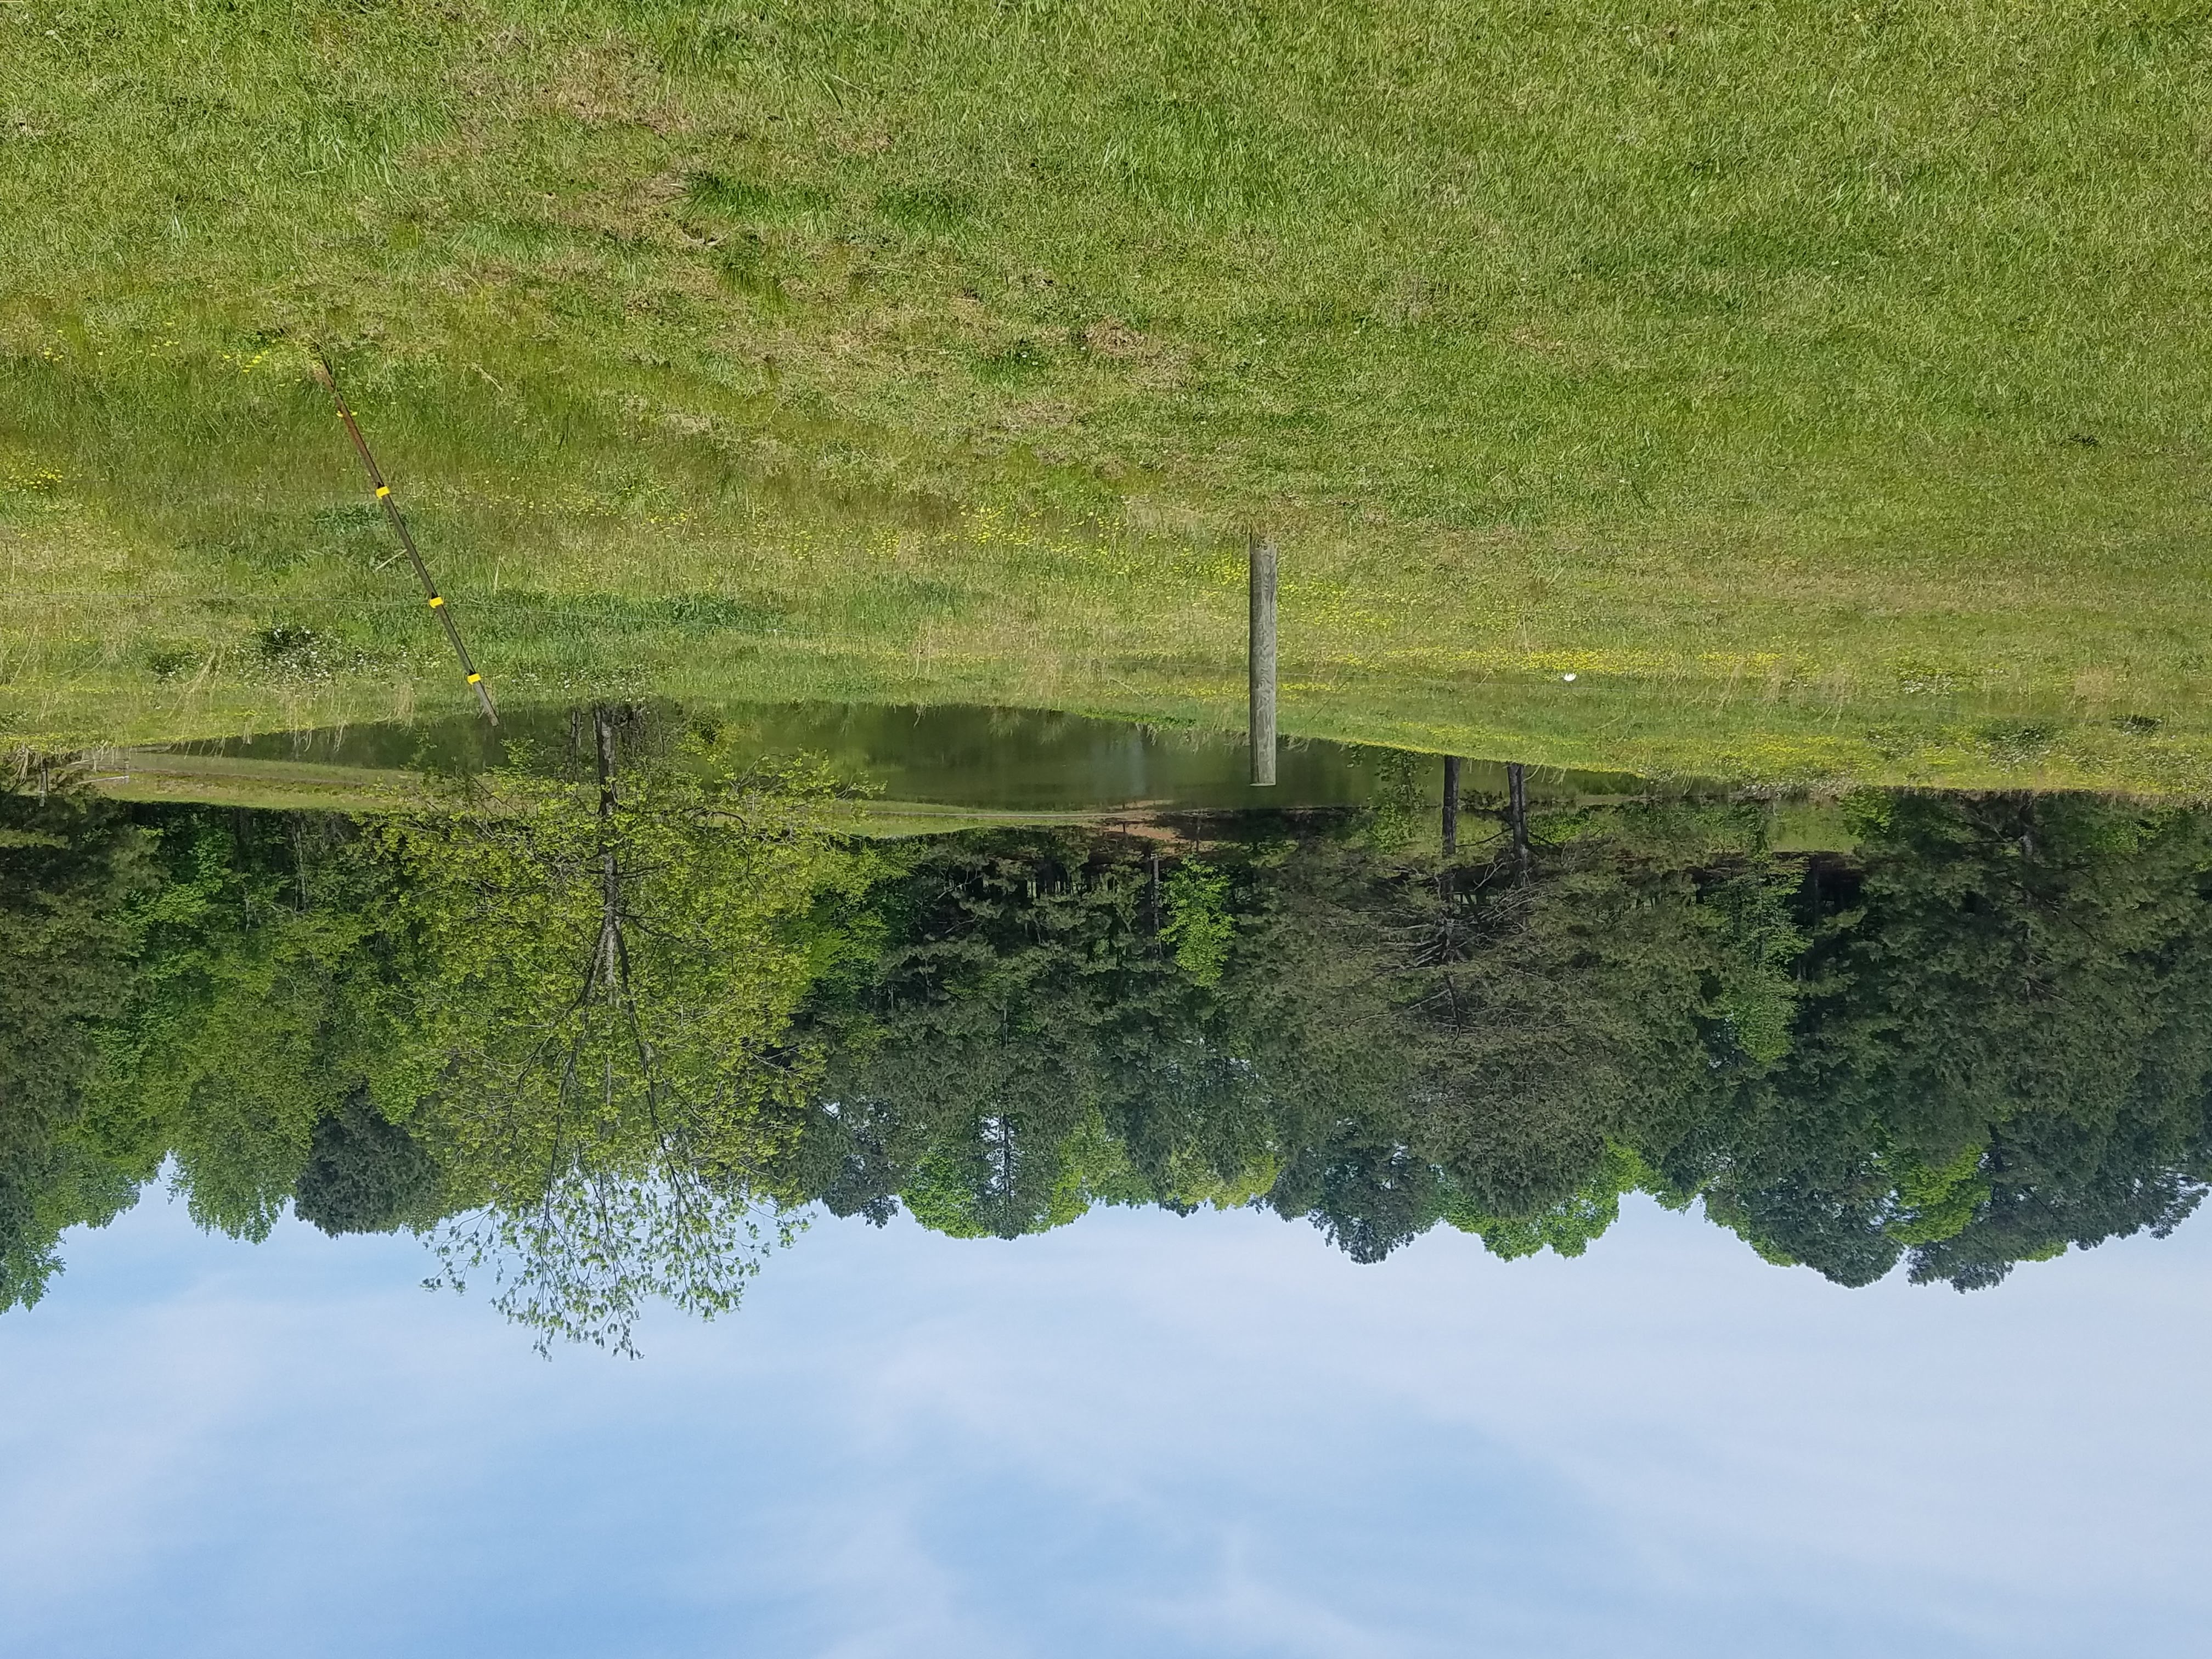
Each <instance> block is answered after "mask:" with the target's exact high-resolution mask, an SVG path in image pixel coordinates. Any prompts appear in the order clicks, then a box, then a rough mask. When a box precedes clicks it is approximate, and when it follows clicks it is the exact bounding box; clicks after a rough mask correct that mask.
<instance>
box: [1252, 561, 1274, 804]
mask: <svg viewBox="0 0 2212 1659" xmlns="http://www.w3.org/2000/svg"><path fill="white" fill-rule="evenodd" d="M1251 554H1252V635H1251V641H1250V646H1249V650H1248V652H1247V653H1246V660H1247V663H1248V665H1249V671H1250V675H1251V683H1252V705H1251V738H1252V781H1253V782H1254V783H1255V784H1258V785H1261V787H1267V786H1270V785H1272V784H1273V782H1274V781H1275V544H1274V543H1273V542H1270V541H1263V540H1261V538H1259V537H1258V536H1255V537H1253V538H1252V545H1251Z"/></svg>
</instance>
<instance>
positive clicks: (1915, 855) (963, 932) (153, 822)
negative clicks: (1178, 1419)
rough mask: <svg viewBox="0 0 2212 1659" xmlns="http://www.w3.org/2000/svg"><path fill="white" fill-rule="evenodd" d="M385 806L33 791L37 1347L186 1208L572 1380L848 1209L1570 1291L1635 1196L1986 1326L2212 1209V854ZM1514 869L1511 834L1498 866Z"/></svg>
mask: <svg viewBox="0 0 2212 1659" xmlns="http://www.w3.org/2000/svg"><path fill="white" fill-rule="evenodd" d="M572 733H573V741H572V742H571V743H570V744H568V746H567V747H566V748H565V749H562V750H558V751H557V752H551V751H549V752H544V753H538V754H532V755H519V756H517V757H515V759H514V761H513V763H511V764H509V765H507V766H506V767H503V768H500V769H495V770H494V771H492V772H489V773H486V774H483V775H477V776H473V777H447V778H432V779H427V780H426V781H425V784H424V791H423V794H422V800H421V802H420V803H419V804H418V805H415V806H413V807H410V809H408V810H404V811H393V812H391V813H388V814H383V815H379V816H374V817H368V816H356V815H343V814H335V813H312V812H270V811H242V810H232V809H217V808H210V807H205V806H191V805H125V804H121V803H118V802H114V801H110V800H107V799H104V798H102V797H100V796H99V795H97V794H95V793H91V792H89V791H88V790H85V789H82V788H80V787H70V784H69V782H68V781H67V779H66V777H63V778H60V779H55V778H52V777H49V778H47V779H46V781H45V787H43V788H40V787H23V788H18V789H17V790H15V792H14V793H0V1031H4V1041H0V1307H7V1306H14V1305H17V1304H31V1303H33V1302H35V1301H37V1300H38V1299H39V1298H40V1297H41V1296H42V1295H44V1294H46V1293H47V1292H48V1291H49V1290H50V1289H51V1287H52V1282H53V1279H54V1276H55V1275H56V1273H58V1271H59V1269H60V1267H61V1254H60V1247H61V1243H62V1240H63V1236H64V1233H65V1232H66V1231H68V1230H69V1229H70V1228H72V1227H76V1226H82V1225H95V1226H96V1225H103V1224H105V1223H106V1222H107V1221H109V1220H111V1219H112V1218H114V1217H115V1216H116V1215H117V1214H118V1213H119V1212H122V1211H123V1210H124V1209H125V1208H127V1207H128V1206H130V1205H131V1204H132V1203H133V1202H134V1201H135V1200H136V1199H137V1196H138V1194H141V1193H142V1192H143V1191H144V1190H146V1189H147V1188H149V1186H150V1185H152V1184H154V1183H156V1182H161V1181H162V1180H164V1179H166V1180H167V1181H168V1182H172V1183H173V1186H174V1188H175V1189H176V1190H177V1191H178V1192H179V1193H180V1194H182V1195H183V1196H184V1197H185V1200H187V1202H188V1203H189V1206H190V1208H191V1214H192V1216H193V1217H194V1218H195V1219H196V1220H197V1221H198V1222H199V1223H200V1224H201V1225H204V1226H206V1227H209V1228H213V1229H217V1230H220V1231H223V1232H226V1233H228V1234H231V1235H234V1236H237V1237H246V1238H259V1237H265V1236H266V1235H267V1234H268V1232H269V1231H270V1229H271V1228H272V1227H274V1226H275V1225H276V1224H277V1223H278V1221H279V1220H280V1219H281V1218H283V1215H284V1214H285V1212H286V1211H287V1209H288V1207H289V1210H290V1211H291V1212H293V1213H295V1214H296V1215H297V1216H298V1217H299V1218H301V1219H303V1220H305V1221H307V1222H310V1223H312V1224H313V1225H316V1226H318V1227H319V1228H321V1229H322V1230H323V1231H325V1232H328V1233H331V1234H334V1235H335V1234H345V1233H357V1232H368V1231H397V1230H411V1231H416V1232H418V1233H421V1234H422V1235H423V1236H424V1237H426V1238H427V1239H428V1243H429V1246H430V1248H431V1249H432V1250H433V1251H435V1255H436V1260H437V1263H438V1267H437V1275H436V1276H437V1278H438V1279H441V1280H442V1281H444V1282H447V1283H451V1284H454V1285H467V1284H470V1283H471V1282H484V1283H486V1284H487V1285H488V1286H489V1289H490V1290H491V1292H492V1297H493V1300H494V1302H495V1305H497V1306H499V1307H500V1308H501V1310H503V1311H505V1312H506V1313H507V1314H508V1315H509V1316H512V1317H513V1318H516V1319H518V1320H520V1321H522V1322H524V1323H526V1325H528V1326H530V1327H532V1328H534V1329H535V1330H536V1331H537V1332H538V1334H539V1335H540V1337H541V1340H553V1339H555V1338H559V1337H567V1338H574V1339H584V1340H594V1341H599V1342H603V1343H611V1344H613V1345H614V1346H627V1344H628V1342H629V1328H630V1325H631V1322H632V1321H633V1320H634V1318H635V1316H636V1314H637V1312H638V1310H640V1308H641V1306H642V1304H644V1303H645V1302H646V1301H647V1300H648V1299H650V1298H653V1297H663V1298H666V1299H668V1300H670V1301H672V1302H674V1303H675V1304H678V1306H681V1307H684V1308H688V1309H690V1310H693V1311H696V1312H699V1313H702V1314H712V1313H714V1312H718V1311H720V1310H725V1309H727V1308H729V1307H731V1306H732V1305H733V1304H735V1302H736V1301H737V1299H738V1296H739V1295H740V1293H741V1291H742V1290H743V1287H744V1282H745V1280H746V1279H748V1278H749V1277H750V1275H751V1274H752V1273H755V1272H757V1271H758V1269H759V1267H761V1265H762V1264H763V1261H765V1260H766V1259H767V1258H768V1257H769V1255H771V1254H772V1253H773V1251H774V1250H775V1249H776V1248H777V1247H778V1246H779V1245H780V1244H781V1243H784V1242H787V1240H788V1238H789V1237H790V1236H791V1234H792V1232H793V1229H794V1228H796V1227H797V1226H799V1225H804V1223H805V1220H806V1218H808V1217H809V1216H810V1215H811V1214H815V1213H818V1212H828V1213H829V1214H830V1215H833V1216H838V1217H863V1218H867V1219H868V1220H871V1221H874V1222H877V1223H883V1222H886V1221H888V1220H889V1219H890V1217H891V1216H892V1215H894V1214H895V1213H896V1212H898V1211H900V1210H904V1211H906V1212H909V1213H910V1214H911V1215H912V1216H913V1217H914V1218H915V1219H916V1220H918V1221H919V1222H920V1223H921V1224H922V1225H925V1226H928V1227H931V1228H934V1229H936V1230H938V1231H942V1232H945V1233H949V1234H952V1235H956V1236H960V1237H1006V1238H1011V1237H1018V1236H1020V1235H1024V1234H1027V1233H1031V1232H1035V1231H1041V1230H1043V1229H1047V1228H1050V1227H1054V1226H1058V1225H1063V1224H1066V1223H1067V1222H1069V1221H1071V1220H1073V1219H1074V1218H1077V1217H1079V1216H1080V1215H1081V1214H1083V1213H1084V1212H1085V1211H1086V1210H1087V1209H1088V1208H1089V1207H1091V1206H1093V1205H1099V1204H1121V1205H1156V1206H1164V1207H1167V1208H1170V1209H1173V1210H1176V1211H1178V1212H1190V1211H1193V1210H1195V1209H1198V1208H1200V1207H1202V1206H1256V1207H1261V1208H1264V1209H1267V1210H1269V1211H1272V1212H1275V1213H1277V1214H1279V1215H1281V1216H1282V1217H1284V1218H1286V1219H1297V1218H1304V1219H1306V1220H1308V1221H1310V1222H1311V1223H1312V1224H1313V1225H1316V1226H1317V1227H1319V1228H1321V1229H1322V1230H1323V1231H1325V1233H1326V1234H1327V1236H1328V1237H1329V1238H1330V1239H1331V1240H1332V1241H1333V1242H1334V1243H1335V1244H1336V1245H1338V1246H1339V1247H1340V1248H1341V1249H1344V1250H1345V1251H1346V1253H1347V1254H1349V1255H1351V1256H1352V1257H1353V1258H1354V1259H1355V1260H1358V1261H1380V1260H1381V1259H1383V1257H1384V1256H1386V1255H1389V1254H1390V1253H1391V1252H1392V1251H1394V1250H1396V1249H1401V1248H1402V1247H1404V1246H1405V1245H1407V1244H1408V1243H1410V1242H1411V1241H1413V1239H1415V1238H1417V1237H1419V1235H1421V1234H1422V1233H1423V1232H1425V1231H1427V1230H1429V1229H1431V1228H1432V1227H1435V1226H1437V1225H1448V1226H1451V1227H1455V1228H1459V1229H1462V1230H1463V1231H1468V1232H1472V1233H1474V1234H1477V1235H1479V1236H1480V1238H1481V1239H1482V1241H1483V1243H1485V1244H1486V1246H1487V1247H1488V1248H1489V1249H1491V1250H1492V1251H1494V1252H1496V1253H1497V1254H1498V1255H1502V1256H1506V1257H1509V1258H1510V1257H1516V1256H1521V1255H1528V1254H1531V1253H1533V1252H1535V1251H1538V1250H1541V1249H1553V1250H1555V1251H1558V1252H1559V1253H1561V1254H1563V1255H1577V1254H1579V1253H1580V1252H1581V1251H1583V1249H1585V1248H1587V1246H1588V1245H1589V1243H1590V1242H1591V1241H1592V1240H1593V1239H1595V1237H1598V1236H1599V1235H1600V1234H1601V1233H1602V1232H1603V1231H1605V1230H1606V1228H1607V1226H1608V1225H1610V1224H1611V1223H1612V1222H1613V1219H1614V1218H1615V1217H1616V1215H1617V1214H1618V1212H1619V1206H1620V1200H1621V1197H1622V1195H1623V1194H1626V1193H1630V1192H1634V1191H1641V1192H1644V1193H1648V1194H1651V1195H1652V1196H1653V1197H1655V1198H1656V1200H1658V1201H1659V1202H1661V1203H1662V1204H1664V1205H1668V1206H1673V1207H1677V1208H1686V1207H1688V1206H1692V1205H1695V1206H1700V1207H1701V1209H1702V1212H1703V1213H1704V1214H1705V1216H1706V1217H1708V1218H1710V1219H1711V1220H1712V1221H1713V1222H1715V1223H1717V1224H1718V1225H1722V1226H1724V1227H1727V1228H1729V1229H1730V1230H1731V1231H1734V1232H1735V1233H1736V1234H1737V1235H1738V1236H1739V1237H1741V1239H1742V1240H1743V1241H1744V1243H1746V1244H1747V1245H1748V1246H1749V1247H1750V1248H1751V1249H1753V1250H1755V1251H1757V1252H1758V1253H1759V1255H1761V1256H1762V1257H1764V1258H1765V1259H1766V1260H1768V1261H1772V1262H1776V1263H1778V1264H1802V1265H1803V1266H1806V1267H1811V1268H1813V1269H1814V1270H1816V1271H1817V1272H1819V1273H1822V1274H1824V1275H1826V1277H1827V1278H1829V1279H1832V1280H1834V1281H1836V1282H1838V1283H1839V1284H1843V1285H1865V1284H1869V1283H1871V1282H1873V1281H1874V1280H1875V1279H1881V1278H1882V1277H1884V1276H1885V1275H1887V1274H1888V1273H1891V1272H1892V1271H1893V1270H1894V1269H1897V1268H1898V1267H1899V1266H1900V1264H1901V1265H1902V1267H1903V1268H1904V1271H1905V1273H1908V1274H1909V1275H1910V1276H1911V1279H1914V1280H1916V1281H1918V1282H1923V1283H1931V1282H1948V1284H1950V1285H1955V1286H1957V1287H1958V1288H1959V1289H1961V1290H1968V1289H1974V1288H1979V1287H1985V1286H1990V1285H1995V1284H1996V1283H1997V1282H1998V1281H2000V1280H2001V1279H2003V1278H2004V1277H2005V1276H2006V1275H2007V1274H2008V1273H2009V1272H2010V1271H2011V1270H2012V1268H2013V1267H2015V1265H2016V1264H2018V1263H2021V1262H2028V1261H2039V1260H2042V1259H2045V1258H2048V1257H2050V1256H2053V1255H2057V1254H2059V1253H2061V1252H2063V1251H2064V1250H2066V1249H2068V1248H2069V1247H2075V1248H2086V1247H2089V1246H2093V1245H2095V1244H2097V1243H2101V1242H2103V1241H2104V1240H2106V1239H2109V1238H2113V1237H2122V1236H2125V1235H2128V1234H2131V1233H2135V1232H2138V1231H2144V1230H2148V1231H2151V1232H2153V1233H2155V1234H2159V1235H2163V1234H2165V1233H2166V1232H2168V1231H2171V1230H2172V1228H2173V1227H2174V1226H2176V1225H2179V1222H2180V1221H2181V1220H2183V1219H2184V1218H2185V1217H2186V1216H2187V1215H2188V1214H2189V1213H2190V1212H2191V1210H2192V1209H2193V1208H2194V1207H2195V1206H2196V1205H2197V1202H2198V1201H2199V1200H2200V1199H2201V1197H2202V1196H2203V1192H2204V1189H2205V1183H2206V1182H2207V1181H2208V1179H2212V1115H2208V1100H2212V817H2208V816H2207V815H2206V814H2204V813H2202V812H2200V811H2194V810H2191V809H2186V808H2183V807H2178V806H2171V805H2145V804H2143V803H2141V802H2135V801H2127V800H2122V799H2106V798H2093V797H2087V796H2077V795H2063V794H2061V795H2033V794H2024V793H1991V794H1972V795H1966V794H1949V795H1947V794H1939V793H1915V792H1910V791H1905V792H1866V793H1861V794H1857V795H1853V796H1851V797H1849V798H1848V799H1847V800H1846V802H1845V805H1846V807H1847V809H1848V811H1849V813H1850V821H1851V825H1852V830H1853V835H1854V837H1855V846H1854V848H1853V850H1851V851H1850V852H1848V853H1843V852H1822V853H1802V852H1787V851H1777V850H1773V849H1771V848H1769V847H1768V846H1767V844H1766V843H1767V835H1766V825H1767V823H1768V822H1769V819H1768V817H1767V815H1766V813H1765V811H1764V808H1763V807H1762V805H1760V804H1759V803H1757V802H1742V801H1728V800H1717V801H1700V800H1694V799H1679V800H1672V801H1668V800H1657V799H1654V800H1650V801H1644V802H1631V803H1628V804H1625V805H1613V806H1605V807H1589V806H1584V807H1568V806H1557V807H1553V808H1551V809H1548V810H1545V811H1539V812H1537V813H1536V814H1535V815H1534V817H1533V818H1532V819H1531V820H1530V821H1529V822H1528V823H1527V824H1526V826H1525V827H1526V836H1525V839H1517V838H1516V837H1515V836H1511V835H1509V834H1508V833H1506V831H1505V829H1504V827H1503V820H1502V817H1497V816H1493V815H1492V814H1490V813H1489V812H1488V811H1487V810H1486V807H1487V804H1486V803H1480V802H1477V803H1473V804H1471V805H1470V810H1469V812H1468V817H1467V819H1466V820H1465V822H1466V825H1467V833H1466V834H1464V835H1463V836H1462V839H1461V842H1460V844H1459V846H1458V848H1456V849H1455V852H1454V854H1452V855H1451V856H1449V857H1448V858H1441V859H1440V858H1439V857H1438V856H1437V851H1436V842H1435V841H1434V839H1433V838H1432V837H1431V838H1429V839H1423V838H1422V837H1420V836H1418V835H1415V834H1413V833H1412V830H1411V828H1410V826H1409V825H1408V823H1407V818H1406V815H1405V814H1404V813H1403V812H1402V811H1394V810H1391V809H1390V808H1389V806H1388V805H1387V804H1386V805H1377V806H1374V807H1370V808H1366V809H1361V810H1358V811H1339V812H1332V813H1309V814H1296V813H1261V814H1251V813H1247V814H1237V815H1227V814H1223V815H1214V816H1208V817H1190V818H1185V819H1176V820H1169V821H1163V822H1160V823H1148V824H1144V825H1136V826H1131V825H1120V826H1115V827H1112V828H1109V829H1085V828H1072V827H1061V828H1050V829H990V830H977V831H970V832H966V833H962V834H957V835H948V836H937V837H930V838H917V839H913V840H907V841H893V842H881V841H867V840H863V839H857V838H854V837H853V836H850V835H848V834H845V833H842V832H841V831H840V830H839V829H837V828H836V824H837V822H838V820H837V819H836V817H835V815H834V814H832V813H830V812H829V811H824V810H823V809H824V807H825V806H827V805H830V804H832V803H833V802H834V799H835V797H836V794H837V793H838V786H837V785H836V782H835V781H834V780H833V779H832V778H831V777H830V776H829V775H828V774H827V772H826V771H825V770H824V769H822V768H821V767H820V766H818V765H817V764H815V763H810V762H808V761H806V760H805V758H803V757H797V758H793V759H791V760H789V761H787V762H783V763H777V764H774V765H766V766H764V765H762V764H760V763H757V762H755V763H747V764H744V765H742V766H740V765H739V764H738V763H735V762H734V761H733V760H732V758H731V757H730V756H729V754H728V753H726V751H725V750H724V748H723V747H722V746H721V745H720V743H719V741H718V736H717V733H716V732H714V729H713V728H712V726H711V725H707V726H697V727H682V728H680V729H678V728H670V727H666V726H664V725H663V724H660V723H657V722H655V721H654V720H651V719H649V718H647V716H646V715H645V714H643V713H641V711H640V710H637V709H634V708H615V707H606V706H602V707H599V708H592V709H589V710H580V711H579V712H578V715H577V718H576V720H574V722H573V723H572ZM1493 829H1494V830H1495V833H1492V831H1493Z"/></svg>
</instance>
